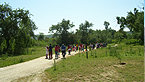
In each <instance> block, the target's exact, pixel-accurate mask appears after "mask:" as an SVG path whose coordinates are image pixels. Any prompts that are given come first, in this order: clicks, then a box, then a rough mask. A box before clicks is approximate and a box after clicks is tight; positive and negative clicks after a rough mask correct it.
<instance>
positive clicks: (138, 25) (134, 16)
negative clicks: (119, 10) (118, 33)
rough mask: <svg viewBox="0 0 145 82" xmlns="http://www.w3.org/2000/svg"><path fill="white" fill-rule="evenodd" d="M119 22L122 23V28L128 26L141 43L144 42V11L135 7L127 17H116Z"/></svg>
mask: <svg viewBox="0 0 145 82" xmlns="http://www.w3.org/2000/svg"><path fill="white" fill-rule="evenodd" d="M116 19H117V23H118V24H120V30H123V29H124V28H128V29H129V30H130V32H131V33H132V35H133V36H134V39H139V40H140V43H141V44H143V42H144V11H139V10H137V9H136V8H134V12H131V11H130V12H128V14H127V16H126V17H116Z"/></svg>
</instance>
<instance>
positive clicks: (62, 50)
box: [61, 44, 66, 59]
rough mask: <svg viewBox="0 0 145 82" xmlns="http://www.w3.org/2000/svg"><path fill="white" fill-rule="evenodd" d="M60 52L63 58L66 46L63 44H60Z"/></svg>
mask: <svg viewBox="0 0 145 82" xmlns="http://www.w3.org/2000/svg"><path fill="white" fill-rule="evenodd" d="M61 52H62V56H63V58H64V59H65V54H66V47H65V45H64V44H62V46H61Z"/></svg>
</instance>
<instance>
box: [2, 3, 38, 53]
mask: <svg viewBox="0 0 145 82" xmlns="http://www.w3.org/2000/svg"><path fill="white" fill-rule="evenodd" d="M30 16H31V14H30V13H29V11H28V10H24V9H15V10H12V8H11V6H9V5H8V4H6V3H5V4H2V5H0V29H1V31H0V45H1V51H0V55H1V54H5V53H8V54H19V52H23V48H27V47H29V46H31V38H32V37H33V36H34V33H33V31H34V30H35V29H37V28H36V26H35V24H34V22H33V21H32V20H31V19H30Z"/></svg>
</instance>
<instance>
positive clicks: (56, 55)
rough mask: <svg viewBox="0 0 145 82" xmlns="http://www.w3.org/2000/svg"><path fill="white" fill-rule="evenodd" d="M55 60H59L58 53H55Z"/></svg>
mask: <svg viewBox="0 0 145 82" xmlns="http://www.w3.org/2000/svg"><path fill="white" fill-rule="evenodd" d="M55 59H58V52H57V51H55Z"/></svg>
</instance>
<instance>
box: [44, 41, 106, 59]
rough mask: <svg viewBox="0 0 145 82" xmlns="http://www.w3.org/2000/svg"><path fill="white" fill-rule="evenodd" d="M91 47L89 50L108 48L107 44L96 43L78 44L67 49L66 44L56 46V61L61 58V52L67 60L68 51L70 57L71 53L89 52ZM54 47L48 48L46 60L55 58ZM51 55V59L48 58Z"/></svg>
mask: <svg viewBox="0 0 145 82" xmlns="http://www.w3.org/2000/svg"><path fill="white" fill-rule="evenodd" d="M88 46H89V49H91V50H92V49H95V48H96V49H98V48H101V47H106V46H107V43H97V42H96V43H95V44H90V45H87V44H80V45H78V44H76V45H68V47H67V48H66V46H65V45H64V44H62V45H61V46H59V45H56V46H55V47H54V48H55V59H58V58H59V57H60V52H62V56H63V58H64V59H65V55H66V51H67V50H68V55H71V51H75V52H76V51H78V50H79V51H83V52H84V51H88V49H87V47H88ZM52 54H53V47H52V45H51V44H50V45H49V46H46V58H45V59H52V58H53V56H52ZM48 55H49V58H48Z"/></svg>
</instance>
